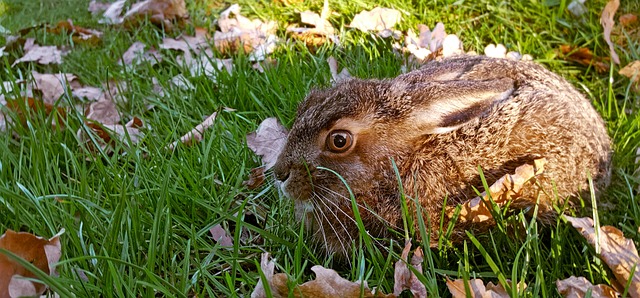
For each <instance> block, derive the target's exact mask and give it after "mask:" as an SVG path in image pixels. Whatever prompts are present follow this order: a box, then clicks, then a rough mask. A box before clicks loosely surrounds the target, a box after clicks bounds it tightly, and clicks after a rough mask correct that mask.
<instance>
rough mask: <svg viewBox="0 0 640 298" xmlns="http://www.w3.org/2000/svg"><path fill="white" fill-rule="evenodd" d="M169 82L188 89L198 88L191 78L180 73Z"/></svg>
mask: <svg viewBox="0 0 640 298" xmlns="http://www.w3.org/2000/svg"><path fill="white" fill-rule="evenodd" d="M169 84H170V85H171V86H174V87H177V88H179V89H182V90H186V91H189V90H196V87H194V86H193V84H191V82H189V80H188V79H187V78H186V77H185V76H184V75H183V74H179V75H177V76H175V77H173V78H171V80H169Z"/></svg>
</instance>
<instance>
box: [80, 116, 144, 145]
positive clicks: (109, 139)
mask: <svg viewBox="0 0 640 298" xmlns="http://www.w3.org/2000/svg"><path fill="white" fill-rule="evenodd" d="M85 126H86V128H87V129H86V130H85V129H84V128H82V127H81V128H80V129H78V131H77V132H76V137H77V138H78V142H80V144H83V145H85V146H86V148H87V149H88V150H89V151H90V152H98V151H99V150H98V147H99V148H100V149H101V151H103V152H105V153H106V154H112V153H114V151H113V150H114V148H115V146H116V144H117V142H121V143H122V144H123V145H124V146H125V147H133V146H134V145H136V144H138V142H139V141H140V140H141V139H142V137H143V136H144V133H143V132H142V131H141V130H140V128H142V127H144V122H142V120H140V119H139V118H137V117H133V119H131V120H130V121H129V122H127V124H125V125H120V124H105V125H100V124H98V123H95V122H85ZM88 133H91V134H92V136H89V135H88ZM92 139H93V140H92ZM94 140H95V143H94ZM96 145H97V147H96Z"/></svg>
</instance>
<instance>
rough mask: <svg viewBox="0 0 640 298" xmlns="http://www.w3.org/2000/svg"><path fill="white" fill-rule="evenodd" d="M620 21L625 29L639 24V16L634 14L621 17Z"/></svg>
mask: <svg viewBox="0 0 640 298" xmlns="http://www.w3.org/2000/svg"><path fill="white" fill-rule="evenodd" d="M618 21H619V22H620V25H622V26H623V27H629V26H631V25H633V24H635V23H636V22H638V16H637V15H635V14H632V13H628V14H624V15H621V16H620V18H619V19H618Z"/></svg>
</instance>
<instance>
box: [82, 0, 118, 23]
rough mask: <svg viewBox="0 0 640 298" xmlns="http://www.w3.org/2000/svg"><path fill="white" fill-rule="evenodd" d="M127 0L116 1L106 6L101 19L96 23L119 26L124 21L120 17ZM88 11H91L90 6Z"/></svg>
mask: <svg viewBox="0 0 640 298" xmlns="http://www.w3.org/2000/svg"><path fill="white" fill-rule="evenodd" d="M126 2H127V0H118V1H116V2H113V3H111V4H108V5H107V8H106V10H105V12H104V13H103V14H102V18H101V19H100V20H99V21H98V23H100V24H120V23H122V21H123V20H124V18H122V17H121V15H122V10H123V9H124V4H125V3H126ZM89 6H90V9H91V5H89Z"/></svg>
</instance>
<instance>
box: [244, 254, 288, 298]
mask: <svg viewBox="0 0 640 298" xmlns="http://www.w3.org/2000/svg"><path fill="white" fill-rule="evenodd" d="M275 268H276V262H275V261H274V260H269V253H266V252H265V253H263V254H262V256H261V258H260V270H262V273H263V274H264V277H265V280H266V282H267V284H268V285H269V288H270V289H271V294H272V295H273V293H274V290H277V288H276V289H274V288H273V287H272V286H275V283H274V271H275ZM280 274H282V273H280ZM285 281H286V275H285ZM285 287H286V283H285ZM273 297H276V296H273ZM251 298H267V293H266V290H265V288H264V280H263V279H262V278H259V279H258V283H257V284H256V287H255V288H254V289H253V292H251Z"/></svg>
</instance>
